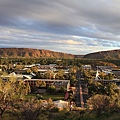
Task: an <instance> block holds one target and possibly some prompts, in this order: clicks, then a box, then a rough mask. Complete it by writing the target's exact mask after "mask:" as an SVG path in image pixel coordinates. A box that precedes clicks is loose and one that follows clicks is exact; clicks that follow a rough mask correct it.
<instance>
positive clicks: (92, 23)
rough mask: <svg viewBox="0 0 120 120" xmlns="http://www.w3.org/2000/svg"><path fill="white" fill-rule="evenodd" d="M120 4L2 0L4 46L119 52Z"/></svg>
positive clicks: (112, 0) (84, 0)
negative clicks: (115, 50)
mask: <svg viewBox="0 0 120 120" xmlns="http://www.w3.org/2000/svg"><path fill="white" fill-rule="evenodd" d="M119 4H120V1H119V0H92V1H91V0H74V1H73V0H50V1H49V0H0V31H1V32H0V42H1V44H0V47H6V46H8V47H14V46H16V47H33V48H39V49H41V48H44V49H50V50H55V51H63V52H68V53H70V52H71V53H75V54H78V53H80V52H81V54H83V53H87V52H90V51H91V52H93V51H97V50H100V49H101V50H108V49H118V48H119V47H120V22H119V21H120V14H119V11H120V7H119ZM56 46H57V47H56Z"/></svg>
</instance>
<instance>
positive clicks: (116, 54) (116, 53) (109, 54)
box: [84, 50, 120, 59]
mask: <svg viewBox="0 0 120 120" xmlns="http://www.w3.org/2000/svg"><path fill="white" fill-rule="evenodd" d="M84 58H89V59H120V50H110V51H100V52H95V53H89V54H86V55H85V56H84Z"/></svg>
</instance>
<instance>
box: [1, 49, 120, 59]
mask: <svg viewBox="0 0 120 120" xmlns="http://www.w3.org/2000/svg"><path fill="white" fill-rule="evenodd" d="M0 57H25V58H30V57H34V58H40V57H41V58H88V59H120V50H110V51H100V52H94V53H89V54H86V55H74V54H67V53H63V52H55V51H50V50H40V49H32V48H0Z"/></svg>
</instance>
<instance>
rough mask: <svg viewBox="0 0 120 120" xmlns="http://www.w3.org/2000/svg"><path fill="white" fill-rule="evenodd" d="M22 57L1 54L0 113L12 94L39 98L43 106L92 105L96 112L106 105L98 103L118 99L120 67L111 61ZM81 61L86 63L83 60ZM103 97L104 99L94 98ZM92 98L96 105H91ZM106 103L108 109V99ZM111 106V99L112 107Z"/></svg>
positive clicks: (73, 107)
mask: <svg viewBox="0 0 120 120" xmlns="http://www.w3.org/2000/svg"><path fill="white" fill-rule="evenodd" d="M25 60H26V59H23V60H20V59H7V60H6V58H1V64H0V79H1V88H0V90H1V96H2V97H1V101H2V102H1V103H2V104H3V103H4V105H2V104H1V113H4V111H5V110H7V109H8V108H9V107H8V106H10V104H8V103H9V102H10V103H11V101H12V100H13V98H15V97H16V96H17V97H16V98H17V99H15V101H18V100H22V101H24V100H33V99H35V100H39V101H40V103H41V104H40V105H41V106H42V107H43V108H44V109H46V108H47V109H48V107H49V109H58V110H59V111H62V110H65V109H66V110H67V111H81V110H86V109H92V110H94V111H96V112H97V113H99V114H101V113H102V112H105V110H106V109H105V108H102V109H101V107H103V106H105V102H106V101H107V102H109V99H110V98H111V97H112V98H113V97H114V99H111V101H112V102H115V101H117V100H118V101H119V93H120V87H119V86H120V68H119V66H117V65H115V64H111V63H110V64H109V63H106V62H101V61H99V64H93V61H94V60H93V61H92V62H91V64H90V62H89V60H88V61H87V62H88V63H89V64H88V63H87V62H86V60H81V59H80V60H79V59H42V60H41V59H29V60H28V61H27V60H26V61H27V62H26V61H25ZM38 61H39V62H38ZM6 62H7V63H6ZM32 62H33V63H32ZM84 62H85V63H86V64H83V63H84ZM97 62H98V61H97ZM97 62H96V61H94V63H97ZM100 63H101V65H100ZM104 64H107V65H104ZM11 83H12V84H11ZM13 84H15V85H13ZM16 86H17V88H16ZM11 87H13V88H14V89H11ZM12 93H13V94H12ZM18 96H19V97H18ZM108 97H109V98H108ZM10 98H11V99H10ZM103 99H105V100H106V101H103V103H99V102H98V100H103ZM4 100H5V101H9V102H5V101H4ZM114 100H115V101H114ZM93 102H95V104H97V106H99V107H98V108H95V107H96V106H95V105H94V103H93ZM97 102H98V103H97ZM15 103H16V102H15ZM17 104H18V103H17ZM32 104H33V103H32ZM115 104H118V103H116V102H115ZM42 107H41V108H42ZM106 107H107V108H108V107H109V109H111V103H109V104H108V105H107V106H106ZM114 107H115V105H113V103H112V108H114ZM31 109H32V108H31ZM2 115H3V114H1V117H2Z"/></svg>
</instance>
